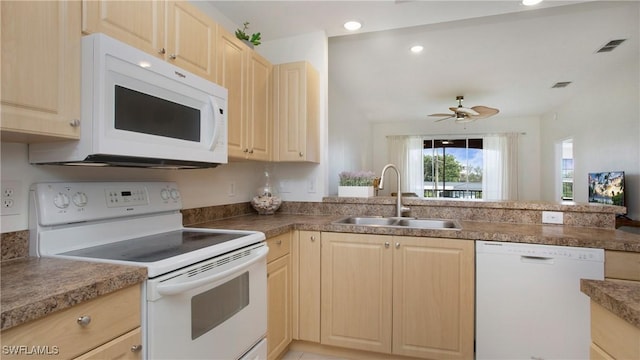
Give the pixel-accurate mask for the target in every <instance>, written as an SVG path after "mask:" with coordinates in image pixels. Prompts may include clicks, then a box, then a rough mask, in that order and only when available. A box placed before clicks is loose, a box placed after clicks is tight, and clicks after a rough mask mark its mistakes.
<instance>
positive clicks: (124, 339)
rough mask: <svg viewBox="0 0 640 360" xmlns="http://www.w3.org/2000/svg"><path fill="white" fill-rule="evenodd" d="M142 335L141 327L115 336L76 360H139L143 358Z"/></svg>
mask: <svg viewBox="0 0 640 360" xmlns="http://www.w3.org/2000/svg"><path fill="white" fill-rule="evenodd" d="M141 344H142V335H141V334H140V328H137V329H135V330H132V331H129V332H128V333H126V334H124V335H122V336H120V337H118V338H115V339H113V340H111V341H109V342H108V343H106V344H104V345H102V346H100V347H98V348H95V349H93V350H91V351H89V352H88V353H86V354H83V355H82V356H80V357H77V358H75V359H74V360H94V359H95V360H100V359H118V360H139V359H142V345H141Z"/></svg>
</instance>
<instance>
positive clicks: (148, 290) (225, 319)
mask: <svg viewBox="0 0 640 360" xmlns="http://www.w3.org/2000/svg"><path fill="white" fill-rule="evenodd" d="M29 203H30V214H31V216H30V220H29V223H30V225H29V227H30V234H31V235H30V236H31V239H30V254H31V255H32V256H45V257H57V258H67V259H76V260H85V261H96V262H108V263H115V264H125V265H134V266H144V267H146V268H147V271H148V279H147V280H146V281H145V283H144V284H143V286H142V303H141V311H142V336H143V344H142V351H143V358H148V359H162V358H165V359H203V358H210V359H266V338H265V334H266V320H267V319H266V312H267V311H266V287H267V284H266V254H267V252H268V247H267V246H266V243H265V241H264V240H265V236H264V234H263V233H261V232H255V231H239V230H221V229H205V228H186V227H183V226H182V214H181V213H180V209H181V208H182V200H181V197H180V191H179V190H178V187H177V185H176V184H175V183H173V182H59V183H39V184H34V185H33V186H32V187H31V191H30V201H29Z"/></svg>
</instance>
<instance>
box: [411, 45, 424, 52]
mask: <svg viewBox="0 0 640 360" xmlns="http://www.w3.org/2000/svg"><path fill="white" fill-rule="evenodd" d="M422 50H424V47H423V46H422V45H413V46H412V47H411V52H412V53H416V54H417V53H420V52H422Z"/></svg>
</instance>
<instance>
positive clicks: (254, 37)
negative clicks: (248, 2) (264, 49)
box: [236, 21, 260, 49]
mask: <svg viewBox="0 0 640 360" xmlns="http://www.w3.org/2000/svg"><path fill="white" fill-rule="evenodd" d="M248 29H249V22H248V21H245V22H244V23H243V24H242V30H240V29H237V30H236V37H237V38H238V39H240V40H242V41H243V42H244V43H245V44H247V45H248V46H249V47H250V48H252V49H253V47H254V46H258V45H260V33H259V32H257V33H253V34H251V36H249V34H247V33H246V31H247V30H248Z"/></svg>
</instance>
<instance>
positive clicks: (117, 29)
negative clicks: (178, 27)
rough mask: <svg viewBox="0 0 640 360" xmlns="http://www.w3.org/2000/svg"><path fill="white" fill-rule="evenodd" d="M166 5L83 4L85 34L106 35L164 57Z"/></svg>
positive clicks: (87, 0)
mask: <svg viewBox="0 0 640 360" xmlns="http://www.w3.org/2000/svg"><path fill="white" fill-rule="evenodd" d="M164 28H165V2H164V1H163V0H157V1H109V0H83V1H82V31H83V32H84V33H86V34H91V33H98V32H99V33H105V34H107V35H109V36H111V37H113V38H115V39H118V40H120V41H122V42H125V43H127V44H129V45H131V46H133V47H136V48H138V49H140V50H143V51H145V52H147V53H149V54H152V55H154V56H158V57H161V58H164V54H165V52H166V48H165V47H166V45H165V43H164V36H165V33H164Z"/></svg>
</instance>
